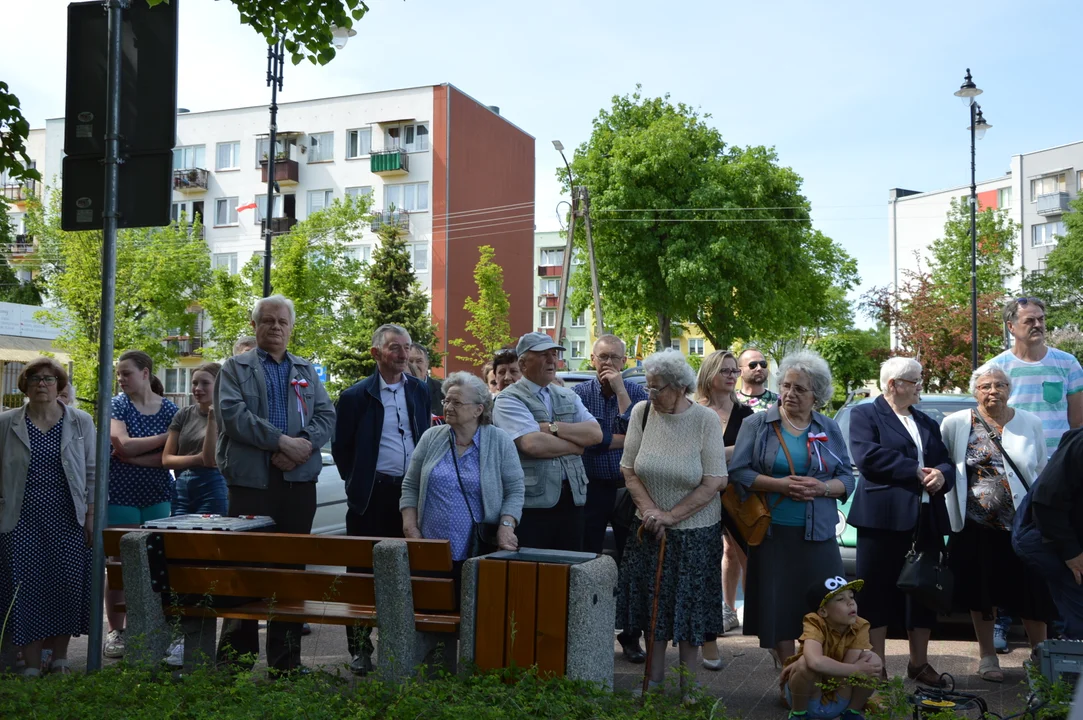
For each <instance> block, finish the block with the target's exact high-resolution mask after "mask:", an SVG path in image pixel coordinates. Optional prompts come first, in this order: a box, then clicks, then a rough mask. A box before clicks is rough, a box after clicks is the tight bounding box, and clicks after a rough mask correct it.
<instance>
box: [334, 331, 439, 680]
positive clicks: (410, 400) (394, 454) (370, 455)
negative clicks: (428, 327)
mask: <svg viewBox="0 0 1083 720" xmlns="http://www.w3.org/2000/svg"><path fill="white" fill-rule="evenodd" d="M370 352H371V353H372V357H373V358H375V359H376V372H375V373H373V374H372V375H370V376H369V377H367V378H365V379H364V380H362V381H360V382H358V383H356V384H355V385H353V386H351V387H350V388H349V389H347V390H346V391H345V392H343V393H342V395H341V396H340V397H339V400H338V423H337V425H336V426H335V436H334V440H333V441H332V443H331V455H332V456H333V457H334V459H335V465H336V466H337V467H338V472H339V475H341V476H342V479H343V480H345V481H346V506H347V510H346V534H347V535H353V536H362V537H402V515H401V514H400V513H399V498H400V496H401V494H402V478H403V476H404V475H406V468H407V467H409V465H410V456H411V455H412V454H413V452H414V446H415V445H416V444H417V441H418V440H420V439H421V434H422V433H424V432H425V431H426V430H428V429H429V427H430V425H431V424H432V413H431V412H430V408H429V390H428V387H427V386H426V385H425V382H424V381H423V380H419V379H418V378H416V377H413V376H412V375H408V374H407V373H406V365H407V359H408V357H409V353H410V334H409V333H408V332H406V330H405V329H404V328H401V327H399V326H398V325H381V326H380V327H379V328H377V329H376V332H375V333H374V334H373V336H372V348H371V350H370ZM347 571H348V572H371V570H370V569H369V568H361V567H356V568H347ZM370 635H371V628H363V629H362V630H361V631H360V632H357V631H356V629H355V628H351V627H348V628H346V638H347V644H348V646H349V650H350V656H351V658H352V660H351V662H350V670H351V671H353V672H354V673H355V674H357V675H364V674H366V673H368V672H369V671H371V670H372V650H373V647H372V641H371V639H370Z"/></svg>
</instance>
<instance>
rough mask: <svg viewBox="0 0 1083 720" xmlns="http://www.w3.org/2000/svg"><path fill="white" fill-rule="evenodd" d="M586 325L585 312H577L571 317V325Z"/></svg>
mask: <svg viewBox="0 0 1083 720" xmlns="http://www.w3.org/2000/svg"><path fill="white" fill-rule="evenodd" d="M586 326H587V314H586V313H579V314H578V315H576V316H575V317H573V318H572V327H586Z"/></svg>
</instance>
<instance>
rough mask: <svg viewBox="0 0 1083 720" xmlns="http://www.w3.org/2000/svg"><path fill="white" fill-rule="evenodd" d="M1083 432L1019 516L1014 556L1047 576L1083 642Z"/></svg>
mask: <svg viewBox="0 0 1083 720" xmlns="http://www.w3.org/2000/svg"><path fill="white" fill-rule="evenodd" d="M1081 466H1083V430H1081V429H1075V430H1070V431H1069V432H1068V433H1066V434H1065V435H1064V437H1063V438H1061V442H1060V448H1059V449H1058V450H1057V452H1056V454H1054V455H1053V458H1052V459H1051V460H1050V461H1049V464H1048V465H1046V466H1045V470H1043V471H1042V474H1041V475H1039V476H1038V479H1037V481H1035V483H1034V485H1033V486H1032V487H1031V490H1030V492H1029V493H1028V494H1027V496H1026V497H1025V498H1023V502H1022V503H1021V504H1020V505H1019V509H1018V510H1017V511H1016V513H1015V522H1014V525H1013V527H1012V545H1013V547H1014V548H1015V552H1016V553H1017V554H1018V555H1019V556H1020V557H1022V558H1023V560H1024V561H1026V562H1027V563H1029V564H1030V565H1031V566H1032V567H1033V568H1034V569H1035V570H1037V571H1038V573H1039V574H1040V575H1042V576H1043V577H1044V578H1045V580H1046V582H1047V583H1048V585H1049V592H1050V594H1052V595H1053V602H1055V603H1056V605H1057V610H1059V611H1060V616H1061V619H1062V620H1063V621H1064V634H1065V635H1066V636H1067V637H1068V638H1069V639H1072V640H1083V475H1081V474H1080V472H1079V468H1080V467H1081Z"/></svg>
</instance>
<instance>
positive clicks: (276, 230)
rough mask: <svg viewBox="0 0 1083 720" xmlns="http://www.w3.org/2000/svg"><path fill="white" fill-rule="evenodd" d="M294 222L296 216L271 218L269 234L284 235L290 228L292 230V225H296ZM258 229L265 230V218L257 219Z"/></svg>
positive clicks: (295, 221)
mask: <svg viewBox="0 0 1083 720" xmlns="http://www.w3.org/2000/svg"><path fill="white" fill-rule="evenodd" d="M296 224H297V219H296V218H291V217H276V218H271V234H272V235H285V234H286V233H288V232H289V231H290V230H292V229H293V226H294V225H296ZM259 231H260V233H265V232H267V221H266V220H260V221H259Z"/></svg>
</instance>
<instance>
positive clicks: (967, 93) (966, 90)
mask: <svg viewBox="0 0 1083 720" xmlns="http://www.w3.org/2000/svg"><path fill="white" fill-rule="evenodd" d="M981 92H982V91H981V88H979V87H978V86H977V85H975V84H974V78H972V77H971V76H970V68H967V69H966V78H965V79H964V80H963V84H962V85H960V86H959V89H958V90H956V91H955V97H957V98H960V99H962V101H963V104H964V105H969V104H970V103H971V102H973V100H972V98H976V97H977V96H978V95H981Z"/></svg>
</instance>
